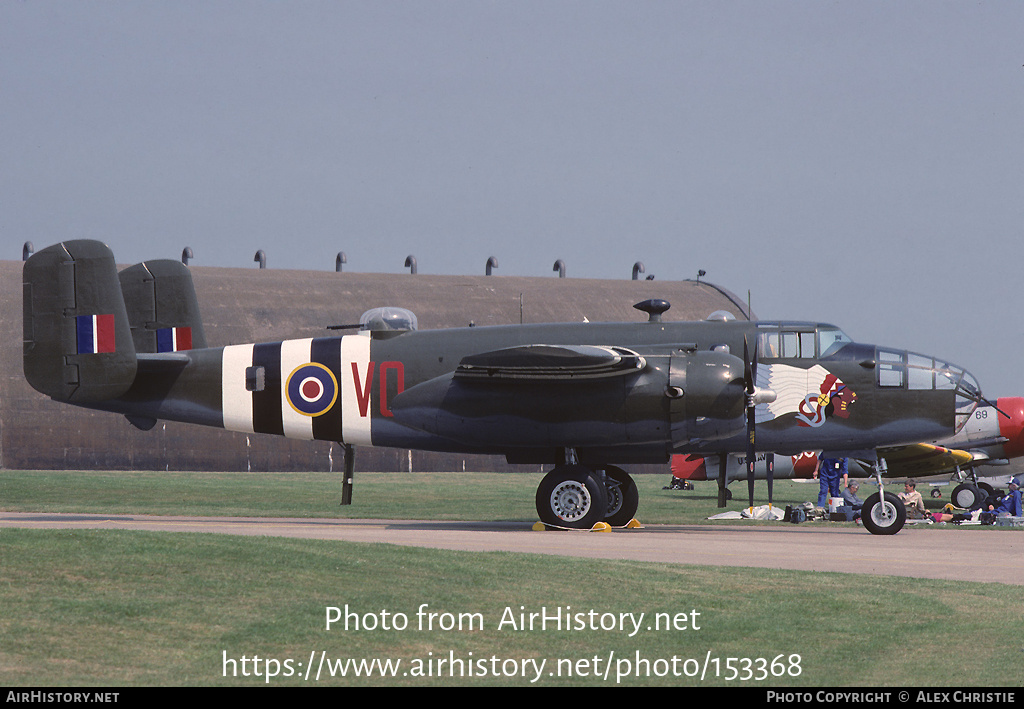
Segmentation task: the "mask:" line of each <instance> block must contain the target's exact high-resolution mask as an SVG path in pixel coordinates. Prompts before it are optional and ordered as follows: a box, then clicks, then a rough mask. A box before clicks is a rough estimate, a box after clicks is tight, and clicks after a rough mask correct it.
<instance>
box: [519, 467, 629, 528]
mask: <svg viewBox="0 0 1024 709" xmlns="http://www.w3.org/2000/svg"><path fill="white" fill-rule="evenodd" d="M639 503H640V494H639V493H638V492H637V489H636V483H635V482H633V478H631V477H630V476H629V474H628V473H626V471H624V470H622V469H621V468H616V467H615V466H612V465H606V466H604V467H603V468H591V467H589V466H586V465H580V464H566V465H559V466H557V467H555V469H554V470H552V471H550V472H549V473H548V474H547V475H545V476H544V479H543V480H541V482H540V485H539V486H537V514H538V515H540V521H541V522H543V523H544V524H546V525H548V526H551V527H568V528H569V529H590V528H591V527H593V526H594V525H595V524H597V523H598V522H607V523H608V524H609V525H611V526H612V527H622V526H624V525H626V524H627V523H628V522H629V521H630V520H631V519H633V517H634V516H635V515H636V508H637V506H638V505H639Z"/></svg>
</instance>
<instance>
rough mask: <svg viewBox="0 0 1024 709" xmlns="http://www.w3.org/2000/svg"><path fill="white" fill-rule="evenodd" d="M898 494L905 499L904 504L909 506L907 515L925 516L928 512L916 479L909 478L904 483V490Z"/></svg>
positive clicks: (921, 517) (917, 517) (911, 516)
mask: <svg viewBox="0 0 1024 709" xmlns="http://www.w3.org/2000/svg"><path fill="white" fill-rule="evenodd" d="M897 495H898V496H899V498H900V499H901V500H903V504H904V505H906V506H907V517H909V518H911V519H923V518H924V516H925V514H926V511H925V508H924V499H922V497H921V493H919V492H918V491H917V482H916V481H914V480H907V481H906V482H905V483H903V492H900V493H897Z"/></svg>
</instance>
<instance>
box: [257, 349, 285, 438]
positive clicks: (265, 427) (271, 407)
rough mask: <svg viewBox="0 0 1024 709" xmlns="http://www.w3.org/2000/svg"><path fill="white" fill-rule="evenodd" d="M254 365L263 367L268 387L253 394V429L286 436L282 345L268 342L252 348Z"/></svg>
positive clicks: (258, 431)
mask: <svg viewBox="0 0 1024 709" xmlns="http://www.w3.org/2000/svg"><path fill="white" fill-rule="evenodd" d="M252 364H253V366H254V367H263V371H264V373H265V375H266V386H265V387H264V388H263V391H254V392H253V393H252V427H253V430H254V431H256V433H276V434H278V435H284V424H283V423H282V422H281V343H280V342H268V343H264V344H259V345H255V346H253V348H252Z"/></svg>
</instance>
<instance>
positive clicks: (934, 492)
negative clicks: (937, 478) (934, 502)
mask: <svg viewBox="0 0 1024 709" xmlns="http://www.w3.org/2000/svg"><path fill="white" fill-rule="evenodd" d="M932 497H935V498H938V497H942V490H940V489H939V488H937V487H933V488H932Z"/></svg>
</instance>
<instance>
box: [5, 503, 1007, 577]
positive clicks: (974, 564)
mask: <svg viewBox="0 0 1024 709" xmlns="http://www.w3.org/2000/svg"><path fill="white" fill-rule="evenodd" d="M746 525H747V523H744V522H737V523H736V524H735V525H728V526H726V525H724V524H716V525H714V526H711V525H707V526H703V525H700V526H698V525H651V526H646V527H644V528H642V529H635V530H615V531H612V532H603V533H598V532H568V531H533V530H531V528H530V525H529V524H527V523H522V522H506V523H495V522H438V521H420V520H386V519H305V518H246V517H157V516H147V515H132V514H126V515H91V514H90V515H87V514H49V513H24V512H0V529H4V528H10V527H22V528H31V529H133V530H147V531H163V532H207V533H215V534H235V535H242V536H275V537H296V538H303V539H334V540H338V541H353V542H371V543H386V544H399V545H404V546H418V547H429V548H435V549H455V550H461V551H508V552H521V553H529V554H552V555H559V556H572V557H577V558H592V559H623V560H635V561H655V562H661V563H668V564H703V565H709V566H737V567H751V568H762V569H793V570H798V571H838V572H847V573H859V574H878V575H882V576H905V577H914V578H934V579H951V580H956V581H987V582H996V583H1007V584H1015V585H1024V532H1022V531H1021V530H1015V529H976V528H973V529H972V528H956V527H945V528H942V529H934V528H930V529H929V528H922V527H920V526H914V525H908V526H907V527H905V528H904V529H903V530H902V531H900V533H899V534H896V535H894V536H875V535H873V534H870V533H868V532H867V531H865V530H864V529H863V528H861V527H856V528H855V527H849V528H838V527H815V525H814V524H813V523H806V524H802V525H790V524H787V523H784V522H780V523H779V526H778V527H769V526H761V525H758V526H746Z"/></svg>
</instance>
